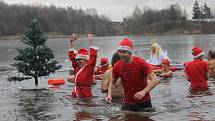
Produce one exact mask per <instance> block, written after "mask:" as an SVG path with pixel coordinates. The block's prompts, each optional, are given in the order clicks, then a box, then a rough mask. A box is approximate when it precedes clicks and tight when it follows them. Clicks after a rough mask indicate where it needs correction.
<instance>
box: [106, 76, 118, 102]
mask: <svg viewBox="0 0 215 121" xmlns="http://www.w3.org/2000/svg"><path fill="white" fill-rule="evenodd" d="M116 82H117V79H113V78H112V80H111V82H110V83H109V86H108V94H107V97H106V98H105V100H106V102H108V103H112V95H111V92H112V89H113V85H115V84H116Z"/></svg>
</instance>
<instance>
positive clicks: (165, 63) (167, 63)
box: [161, 59, 170, 68]
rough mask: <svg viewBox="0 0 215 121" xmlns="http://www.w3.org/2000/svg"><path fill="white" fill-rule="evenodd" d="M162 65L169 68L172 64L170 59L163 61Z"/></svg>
mask: <svg viewBox="0 0 215 121" xmlns="http://www.w3.org/2000/svg"><path fill="white" fill-rule="evenodd" d="M161 65H162V67H164V68H167V67H169V65H170V62H169V60H168V59H163V61H162V63H161Z"/></svg>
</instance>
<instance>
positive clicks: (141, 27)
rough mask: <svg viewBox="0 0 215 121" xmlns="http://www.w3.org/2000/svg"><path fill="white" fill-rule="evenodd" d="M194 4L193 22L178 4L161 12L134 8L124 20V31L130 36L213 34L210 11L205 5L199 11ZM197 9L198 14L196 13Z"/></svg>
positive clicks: (212, 18) (213, 24)
mask: <svg viewBox="0 0 215 121" xmlns="http://www.w3.org/2000/svg"><path fill="white" fill-rule="evenodd" d="M196 4H198V3H197V1H196V2H195V3H194V7H193V17H192V18H193V20H189V19H188V15H187V12H186V10H185V9H182V8H181V7H180V5H178V4H172V5H170V6H169V7H167V8H165V9H161V10H157V9H151V8H147V7H143V9H140V8H139V7H138V6H136V7H135V9H134V11H133V13H132V15H130V16H128V17H126V18H124V23H125V27H124V30H125V32H127V33H130V34H147V33H150V34H193V33H195V32H198V33H214V32H215V22H214V16H213V15H212V12H211V9H210V8H209V7H208V6H207V4H206V3H205V4H204V6H203V7H202V10H200V8H197V7H196V6H198V5H196ZM197 9H198V11H199V13H197V12H196V11H197ZM196 20H201V21H196ZM208 20H210V21H208Z"/></svg>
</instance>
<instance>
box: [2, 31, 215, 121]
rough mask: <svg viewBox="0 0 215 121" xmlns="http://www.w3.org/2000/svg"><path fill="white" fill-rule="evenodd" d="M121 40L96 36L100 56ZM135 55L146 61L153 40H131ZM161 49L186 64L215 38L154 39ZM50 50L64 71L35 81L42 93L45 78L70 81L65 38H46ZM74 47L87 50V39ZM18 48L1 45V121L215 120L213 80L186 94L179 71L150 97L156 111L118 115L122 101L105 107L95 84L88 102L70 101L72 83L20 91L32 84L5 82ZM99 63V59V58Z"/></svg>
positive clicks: (7, 42) (17, 44) (213, 43)
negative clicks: (196, 50) (197, 48)
mask: <svg viewBox="0 0 215 121" xmlns="http://www.w3.org/2000/svg"><path fill="white" fill-rule="evenodd" d="M122 38H124V37H123V36H121V37H98V38H97V39H96V44H97V46H99V47H100V50H99V57H109V58H110V57H111V56H112V54H113V53H114V52H115V51H116V48H117V44H118V42H119V41H120V40H121V39H122ZM129 38H131V39H133V40H135V50H136V51H135V54H136V55H139V56H142V57H144V58H148V57H149V42H150V40H151V39H153V38H155V37H147V36H135V37H129ZM156 38H157V39H158V42H159V43H160V44H161V46H162V47H163V48H164V49H165V50H167V51H168V55H169V57H170V58H171V59H172V61H174V62H179V63H182V62H185V61H189V60H191V59H192V56H191V54H190V52H191V49H192V47H193V46H194V45H197V46H201V47H202V48H203V49H204V50H205V52H206V53H207V51H208V50H209V49H214V46H215V40H214V38H215V35H195V36H190V35H189V36H188V35H186V36H158V37H156ZM48 45H49V47H51V48H52V49H53V50H54V53H55V55H56V59H57V60H58V61H59V62H60V64H62V65H63V68H62V69H61V70H60V71H59V72H57V73H55V74H51V75H50V76H48V77H42V78H40V81H39V87H40V88H43V87H44V88H48V84H47V80H48V79H49V78H55V77H56V78H57V77H62V78H64V79H66V78H67V76H68V74H69V73H68V70H69V69H70V67H71V64H70V62H69V61H68V57H67V52H68V46H69V41H68V39H67V38H58V39H49V40H48ZM76 45H77V47H78V48H80V47H87V40H86V38H83V40H80V41H77V42H76ZM16 47H24V45H22V44H21V43H20V41H17V40H1V41H0V112H1V113H0V121H72V120H77V121H78V120H90V121H91V120H93V121H94V120H113V121H115V120H127V121H138V120H141V121H142V120H146V121H154V120H159V121H176V120H215V97H214V93H215V81H209V84H210V89H209V90H205V91H198V92H190V91H189V83H188V82H187V81H186V80H185V79H184V77H183V76H182V75H183V72H182V71H177V72H174V76H173V78H171V79H163V80H161V84H160V85H159V86H157V87H156V88H155V89H154V90H153V91H152V92H151V96H152V103H153V107H154V108H155V110H156V111H155V112H147V113H146V112H145V113H143V112H142V113H134V112H122V111H120V102H121V100H120V99H116V100H115V102H114V103H113V104H106V103H105V101H104V98H105V94H102V93H101V92H100V84H101V83H100V82H97V84H96V85H93V93H94V97H92V98H89V99H75V98H71V97H70V94H71V89H72V88H73V86H74V85H73V84H72V83H69V82H66V84H65V85H63V86H61V88H59V89H50V90H43V91H21V89H23V88H24V89H30V88H34V81H33V80H28V81H22V82H20V83H9V82H7V81H6V78H7V77H8V75H9V74H13V73H15V71H14V69H13V68H12V67H11V66H10V65H9V64H11V63H13V57H14V56H15V55H16V50H15V48H16ZM98 60H99V59H98Z"/></svg>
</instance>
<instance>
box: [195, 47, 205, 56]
mask: <svg viewBox="0 0 215 121" xmlns="http://www.w3.org/2000/svg"><path fill="white" fill-rule="evenodd" d="M192 54H193V57H194V58H199V57H201V56H203V55H204V54H205V53H204V51H203V49H202V48H200V47H194V48H193V49H192Z"/></svg>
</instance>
